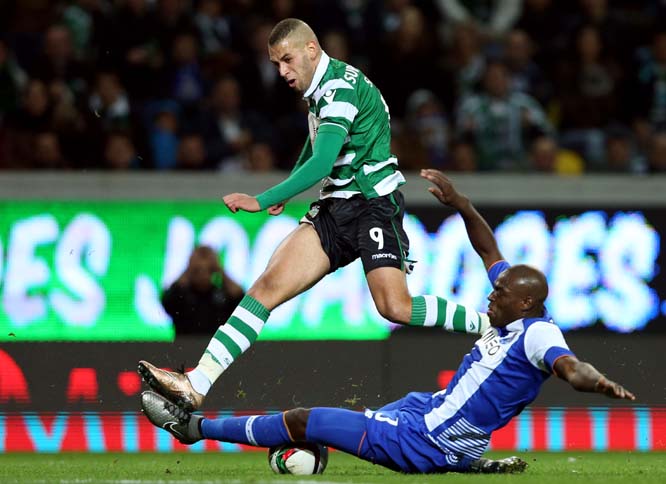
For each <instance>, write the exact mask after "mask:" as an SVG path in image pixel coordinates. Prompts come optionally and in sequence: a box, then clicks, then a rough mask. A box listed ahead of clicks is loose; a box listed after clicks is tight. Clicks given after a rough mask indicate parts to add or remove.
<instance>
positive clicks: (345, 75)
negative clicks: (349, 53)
mask: <svg viewBox="0 0 666 484" xmlns="http://www.w3.org/2000/svg"><path fill="white" fill-rule="evenodd" d="M303 97H304V98H305V100H306V101H307V102H308V105H309V114H308V126H309V129H310V142H311V143H312V144H313V145H314V140H315V138H316V136H317V132H318V131H319V130H320V129H326V130H341V131H342V132H343V135H344V136H345V141H344V144H343V145H342V149H341V150H340V153H339V155H338V158H337V160H336V161H335V164H334V165H333V171H332V172H331V174H330V175H329V176H327V177H326V178H324V179H323V180H322V188H321V192H320V198H328V197H337V198H350V197H352V196H354V195H358V194H361V195H362V196H364V197H365V198H368V199H369V198H374V197H379V196H383V195H387V194H389V193H391V192H393V191H394V190H395V189H396V188H398V187H399V186H400V185H402V184H404V183H405V178H404V177H403V176H402V173H400V171H398V169H397V167H398V160H397V158H396V157H395V156H393V155H392V154H391V125H390V115H389V110H388V106H387V105H386V102H385V101H384V98H383V97H382V95H381V93H380V92H379V89H377V87H375V85H374V84H373V83H372V82H371V81H370V80H369V79H368V78H367V77H365V75H364V74H363V73H362V72H361V71H359V70H358V69H356V68H355V67H352V66H350V65H349V64H346V63H344V62H342V61H339V60H337V59H332V58H331V57H329V56H328V55H327V54H326V53H325V52H323V53H322V57H321V60H320V61H319V65H318V66H317V69H316V70H315V74H314V77H313V79H312V83H311V84H310V87H309V88H308V90H307V91H306V92H305V95H304V96H303Z"/></svg>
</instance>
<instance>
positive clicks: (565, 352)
mask: <svg viewBox="0 0 666 484" xmlns="http://www.w3.org/2000/svg"><path fill="white" fill-rule="evenodd" d="M563 356H576V355H574V354H573V352H572V351H571V350H570V349H567V348H561V347H559V346H553V347H552V348H550V349H549V350H548V351H546V354H545V355H544V356H543V363H544V365H546V369H547V370H548V372H549V373H555V370H554V369H553V366H554V365H555V362H556V361H557V360H559V359H560V358H562V357H563Z"/></svg>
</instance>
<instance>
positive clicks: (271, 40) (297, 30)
mask: <svg viewBox="0 0 666 484" xmlns="http://www.w3.org/2000/svg"><path fill="white" fill-rule="evenodd" d="M287 38H289V39H291V40H292V41H293V42H294V43H295V44H296V43H297V44H300V45H305V44H306V43H308V42H314V43H315V44H317V46H319V40H318V39H317V36H316V35H315V33H314V31H313V30H312V29H311V28H310V26H309V25H308V24H306V23H305V22H303V21H302V20H299V19H297V18H286V19H284V20H281V21H280V22H278V23H277V25H275V27H273V30H272V31H271V35H270V36H269V37H268V46H269V47H272V46H274V45H277V44H279V43H280V42H282V41H283V40H285V39H287Z"/></svg>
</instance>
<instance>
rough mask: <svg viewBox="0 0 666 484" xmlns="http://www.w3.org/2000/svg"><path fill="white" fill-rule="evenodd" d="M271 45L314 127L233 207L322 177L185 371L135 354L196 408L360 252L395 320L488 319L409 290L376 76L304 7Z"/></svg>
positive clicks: (378, 301) (164, 388)
mask: <svg viewBox="0 0 666 484" xmlns="http://www.w3.org/2000/svg"><path fill="white" fill-rule="evenodd" d="M268 52H269V56H270V59H271V61H272V62H273V64H275V66H276V67H277V69H278V71H279V73H280V76H281V77H282V78H284V80H285V81H286V82H287V83H288V84H289V86H291V87H292V88H293V89H294V90H296V91H298V92H300V93H302V94H303V98H304V100H305V102H306V103H307V105H308V125H309V128H310V129H309V136H308V138H307V139H306V140H305V145H304V146H303V150H302V153H301V155H300V157H299V159H298V160H297V161H296V165H295V167H294V169H293V171H292V173H291V175H290V176H289V177H288V178H287V179H286V180H284V181H283V182H282V183H280V184H278V185H276V186H274V187H272V188H270V189H268V190H267V191H265V192H264V193H261V194H259V195H257V196H250V195H247V194H244V193H232V194H230V195H227V196H225V197H224V203H225V204H226V206H227V207H228V208H229V209H230V210H231V211H232V212H237V211H239V210H243V211H247V212H257V211H260V210H268V213H270V214H271V215H279V214H280V213H281V212H282V210H283V208H284V204H285V203H286V202H287V200H289V199H290V198H291V197H293V196H294V195H296V194H298V193H301V192H302V191H304V190H306V189H308V188H310V187H311V186H313V185H314V184H315V183H317V182H320V181H321V182H322V186H321V191H320V197H319V200H318V201H316V202H315V203H313V204H312V206H311V208H310V211H309V212H308V213H307V214H306V215H305V216H304V217H303V219H302V220H301V223H300V224H299V226H298V227H297V228H296V229H295V230H294V231H293V232H292V233H291V234H290V235H289V236H288V237H287V238H286V239H285V240H284V241H283V242H282V244H280V246H279V247H278V248H277V249H276V251H275V253H274V254H273V256H272V257H271V259H270V261H269V263H268V266H267V267H266V270H265V271H264V272H263V274H261V276H259V278H258V279H257V281H256V282H255V283H254V284H253V285H252V287H250V288H249V290H248V291H247V293H246V295H245V297H244V298H243V300H242V301H241V302H240V304H239V305H238V307H237V308H236V310H234V311H233V313H232V315H231V317H230V318H229V320H228V321H227V322H226V323H225V324H223V325H221V326H220V327H219V329H218V330H217V331H216V332H215V334H214V335H213V337H212V339H211V340H210V342H209V344H208V346H207V347H206V349H205V351H204V353H203V355H202V356H201V359H200V360H199V364H198V365H197V367H196V368H195V369H193V370H192V371H190V372H188V373H187V375H183V374H179V373H173V372H168V371H165V370H161V369H159V368H157V367H155V366H154V365H152V364H150V363H148V362H147V361H141V362H139V373H140V374H141V376H142V377H143V378H144V380H146V381H147V382H148V384H149V385H150V386H151V387H152V388H153V389H154V390H155V391H157V392H158V393H161V394H162V395H164V396H165V397H167V398H169V399H171V400H176V401H178V402H179V403H181V404H182V405H184V406H186V407H187V408H189V409H196V408H198V407H200V406H201V404H202V402H203V399H204V396H205V395H206V394H207V392H208V391H209V390H210V388H211V386H212V384H213V383H214V382H215V381H216V380H217V379H218V378H219V377H220V376H221V375H222V373H223V372H224V371H225V370H226V369H227V368H228V367H229V366H230V365H231V364H232V363H233V362H234V361H235V360H236V359H237V358H238V357H239V356H240V355H241V354H242V353H243V352H245V351H246V350H247V349H248V348H249V347H250V346H251V345H252V344H253V343H254V342H255V340H256V339H257V337H258V335H259V333H260V332H261V330H262V328H263V326H264V324H265V323H266V321H267V319H268V317H269V316H270V313H271V311H272V310H273V309H274V308H276V307H277V306H279V305H280V304H282V303H284V302H286V301H288V300H290V299H292V298H293V297H295V296H297V295H298V294H300V293H302V292H304V291H306V290H307V289H308V288H310V287H312V286H313V285H314V284H316V283H317V282H319V281H320V280H321V279H322V278H323V277H324V276H326V275H327V274H329V273H331V272H334V271H336V270H338V269H339V268H340V267H343V266H346V265H347V264H349V263H351V262H352V261H354V260H356V259H357V258H360V259H361V261H362V263H363V269H364V271H365V274H366V279H367V281H368V287H369V288H370V293H371V295H372V298H373V300H374V303H375V305H376V307H377V310H378V311H379V313H380V314H381V315H382V316H384V317H385V318H386V319H388V320H389V321H392V322H394V323H398V324H409V325H416V326H436V327H441V328H443V329H445V330H448V331H456V332H463V333H474V334H480V333H482V332H483V331H484V330H485V329H487V327H488V326H489V324H490V323H489V322H488V318H487V316H486V315H485V314H481V313H478V312H477V311H475V310H474V309H472V308H466V307H464V306H461V305H457V304H455V303H453V302H449V301H446V300H444V299H442V298H439V297H437V296H431V295H420V296H414V297H412V296H411V295H410V293H409V290H408V288H407V280H406V272H407V271H408V269H409V266H410V261H408V260H407V255H408V250H409V240H408V238H407V234H406V233H405V231H404V229H403V225H402V219H403V215H404V199H403V196H402V194H401V193H400V190H399V187H400V186H401V185H402V184H404V183H405V179H404V177H403V176H402V174H401V173H400V171H399V170H398V160H397V159H396V157H395V156H393V155H392V154H391V126H390V116H389V109H388V106H387V105H386V103H385V102H384V98H383V97H382V94H381V92H380V91H379V89H378V88H377V86H375V84H374V83H373V82H372V81H370V79H368V78H367V77H366V76H365V75H364V74H363V73H362V72H361V71H359V70H358V69H356V68H355V67H353V66H351V65H349V64H346V63H344V62H342V61H339V60H337V59H333V58H330V57H329V56H328V55H327V54H326V52H324V51H323V50H322V49H321V47H320V45H319V42H318V40H317V36H316V35H315V33H314V32H313V31H312V29H311V28H310V27H309V26H308V25H307V24H305V23H304V22H302V21H301V20H298V19H285V20H283V21H281V22H279V23H278V24H277V25H276V26H275V28H274V29H273V31H272V33H271V35H270V37H269V41H268Z"/></svg>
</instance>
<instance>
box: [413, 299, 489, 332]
mask: <svg viewBox="0 0 666 484" xmlns="http://www.w3.org/2000/svg"><path fill="white" fill-rule="evenodd" d="M409 324H410V326H436V327H443V328H444V329H445V330H447V331H455V332H456V333H471V334H481V333H484V332H485V331H486V329H488V327H490V321H489V320H488V315H486V314H485V313H480V312H478V311H475V310H474V309H472V308H468V307H465V306H461V305H460V304H456V303H454V302H452V301H447V300H446V299H442V298H441V297H437V296H416V297H413V298H412V317H411V319H410V321H409Z"/></svg>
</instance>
